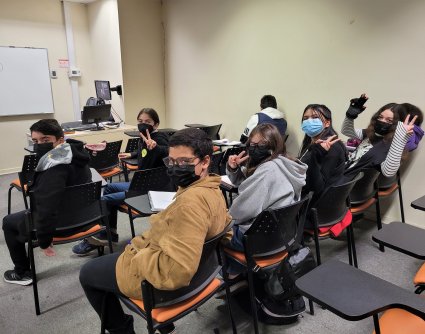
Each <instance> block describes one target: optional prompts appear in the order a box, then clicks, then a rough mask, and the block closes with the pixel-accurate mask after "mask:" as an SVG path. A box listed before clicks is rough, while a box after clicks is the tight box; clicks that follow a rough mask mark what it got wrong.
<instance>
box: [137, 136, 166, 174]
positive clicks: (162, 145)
mask: <svg viewBox="0 0 425 334" xmlns="http://www.w3.org/2000/svg"><path fill="white" fill-rule="evenodd" d="M151 138H152V139H153V140H155V141H156V144H157V146H156V147H155V148H154V149H152V150H148V149H147V148H146V143H145V142H144V141H143V140H142V139H141V138H140V140H139V147H138V149H137V151H135V152H132V153H131V157H132V158H133V159H134V158H137V164H138V169H139V170H144V169H150V168H156V167H161V166H164V162H163V161H162V159H163V158H165V157H167V156H168V135H167V134H166V133H164V132H153V133H151Z"/></svg>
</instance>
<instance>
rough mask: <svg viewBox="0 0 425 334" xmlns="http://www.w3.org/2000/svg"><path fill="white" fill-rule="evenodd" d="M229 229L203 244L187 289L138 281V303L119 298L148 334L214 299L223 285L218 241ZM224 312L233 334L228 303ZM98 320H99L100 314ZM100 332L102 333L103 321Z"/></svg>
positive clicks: (233, 327)
mask: <svg viewBox="0 0 425 334" xmlns="http://www.w3.org/2000/svg"><path fill="white" fill-rule="evenodd" d="M230 227H231V226H228V227H227V228H225V229H224V230H223V232H221V233H220V234H219V235H217V236H215V237H214V238H212V239H210V240H207V241H205V243H204V246H203V249H202V255H201V259H200V262H199V267H198V270H197V271H196V273H195V275H194V276H193V278H192V280H191V281H190V284H189V286H186V287H182V288H179V289H177V290H172V291H165V290H158V289H156V288H154V287H153V286H152V285H151V284H150V283H149V282H148V281H146V280H145V281H143V282H141V285H142V296H141V297H142V299H141V300H139V299H132V298H128V297H125V296H122V295H120V296H119V298H120V300H121V301H122V302H123V303H124V304H125V305H126V306H127V307H128V308H129V309H130V310H132V311H133V312H135V313H137V314H138V315H140V316H141V317H142V318H143V319H145V320H146V322H147V328H148V333H149V334H154V332H155V331H156V330H157V329H161V328H162V327H164V326H166V325H169V324H172V323H173V322H175V321H176V320H178V319H180V318H182V317H184V316H185V315H187V314H189V313H190V312H192V311H194V310H196V309H197V308H198V307H199V306H201V305H202V304H204V303H205V302H206V301H208V300H209V299H210V298H211V297H212V296H214V294H215V293H216V292H217V291H218V289H219V288H220V287H221V286H222V285H223V281H222V280H221V279H219V278H217V275H218V273H219V272H220V270H221V269H222V267H223V261H222V252H221V246H220V241H221V239H222V237H223V236H224V235H225V233H226V232H227V231H228V230H229V229H230ZM225 280H226V278H225ZM224 287H225V289H226V297H227V299H228V298H229V295H230V292H229V287H228V286H227V284H224ZM228 300H229V299H228ZM227 309H228V312H229V316H230V320H231V323H232V329H233V333H236V326H235V323H234V320H233V316H232V310H231V307H230V303H229V302H228V303H227ZM101 319H103V314H102V316H101ZM101 333H105V328H104V326H103V321H102V328H101Z"/></svg>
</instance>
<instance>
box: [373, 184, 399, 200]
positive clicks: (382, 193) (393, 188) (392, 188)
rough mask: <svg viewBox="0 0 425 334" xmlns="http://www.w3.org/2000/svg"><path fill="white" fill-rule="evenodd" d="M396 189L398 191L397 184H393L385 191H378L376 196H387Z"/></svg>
mask: <svg viewBox="0 0 425 334" xmlns="http://www.w3.org/2000/svg"><path fill="white" fill-rule="evenodd" d="M397 189H398V184H397V183H394V184H393V185H392V186H391V187H389V188H387V189H383V190H379V192H378V196H381V197H385V196H389V195H391V194H392V193H393V192H394V191H396V190H397Z"/></svg>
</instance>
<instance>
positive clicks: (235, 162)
mask: <svg viewBox="0 0 425 334" xmlns="http://www.w3.org/2000/svg"><path fill="white" fill-rule="evenodd" d="M245 153H246V152H245V151H242V152H241V153H239V154H238V155H236V154H234V155H231V156H229V160H227V163H228V164H229V167H230V168H232V169H236V168H238V167H239V165H240V164H241V163H243V162H244V161H245V160H247V159H248V158H249V156H248V155H246V156H244V155H245Z"/></svg>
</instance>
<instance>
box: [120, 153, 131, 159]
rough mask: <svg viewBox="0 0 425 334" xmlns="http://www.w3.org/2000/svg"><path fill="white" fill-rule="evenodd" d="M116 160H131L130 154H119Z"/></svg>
mask: <svg viewBox="0 0 425 334" xmlns="http://www.w3.org/2000/svg"><path fill="white" fill-rule="evenodd" d="M118 158H120V159H127V158H131V153H119V154H118Z"/></svg>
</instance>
